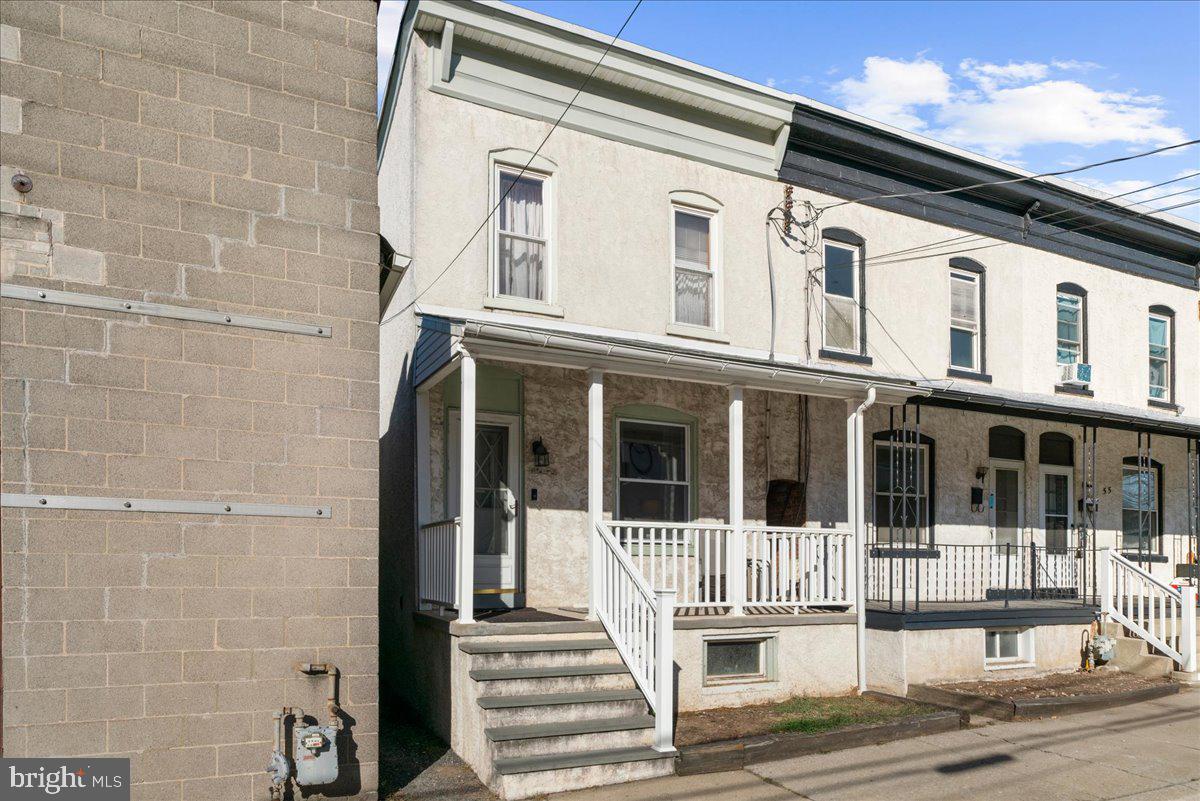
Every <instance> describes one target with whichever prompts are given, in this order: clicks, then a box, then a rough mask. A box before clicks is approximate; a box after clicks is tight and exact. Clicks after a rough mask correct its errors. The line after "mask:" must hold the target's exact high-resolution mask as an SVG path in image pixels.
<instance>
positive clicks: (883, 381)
mask: <svg viewBox="0 0 1200 801" xmlns="http://www.w3.org/2000/svg"><path fill="white" fill-rule="evenodd" d="M417 314H418V316H419V318H420V320H421V325H422V327H428V328H430V329H437V330H443V331H444V330H446V329H447V327H448V330H449V333H450V335H451V340H452V342H453V348H454V349H455V351H456V352H461V351H462V350H466V351H467V352H469V353H470V354H471V355H472V356H474V357H477V358H483V359H493V360H497V361H509V362H520V363H522V364H540V365H545V366H549V367H560V368H564V369H574V370H588V369H600V370H603V371H605V372H610V373H618V374H622V375H635V376H642V377H646V378H662V379H671V380H677V381H689V382H693V383H702V384H717V385H723V386H733V385H737V386H743V387H747V388H749V389H761V390H766V391H773V392H794V393H797V394H803V395H812V396H817V397H828V398H841V399H857V398H862V397H864V396H865V395H866V393H867V391H868V390H870V389H874V390H875V392H876V402H877V403H881V404H885V405H894V404H900V403H904V402H905V401H906V400H909V399H911V398H913V397H914V396H915V397H924V396H926V395H928V394H929V393H930V391H931V390H930V389H929V388H928V387H922V386H919V385H918V384H917V383H916V382H914V381H910V380H907V379H904V378H894V377H889V376H879V375H872V374H869V373H859V372H853V371H850V370H846V371H840V370H832V369H823V368H814V367H809V366H805V365H802V364H799V363H797V362H792V361H785V360H783V359H782V358H777V359H775V360H772V359H771V358H770V355H769V354H767V353H765V352H760V351H749V350H745V349H739V348H732V347H728V346H719V345H708V344H707V343H703V344H702V343H697V344H696V345H691V344H686V345H685V344H682V343H679V342H673V341H670V340H669V339H668V338H667V337H638V338H636V339H635V338H632V337H630V336H629V334H628V333H627V332H620V331H614V330H610V329H601V328H591V327H585V326H579V325H573V324H569V323H558V324H549V323H543V322H541V321H531V320H528V319H516V318H506V316H505V315H499V314H494V313H490V312H469V311H465V310H459V309H448V308H442V307H429V306H424V307H419V308H418V309H417ZM441 374H442V373H441V372H439V373H436V374H431V378H432V377H433V376H434V375H437V376H440V375H441ZM431 378H427V379H426V380H427V381H428V380H431Z"/></svg>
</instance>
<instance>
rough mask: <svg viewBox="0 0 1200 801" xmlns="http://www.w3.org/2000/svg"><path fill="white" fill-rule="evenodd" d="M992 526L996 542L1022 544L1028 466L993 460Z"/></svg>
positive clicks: (997, 543) (1000, 543)
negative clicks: (1026, 467) (1026, 470)
mask: <svg viewBox="0 0 1200 801" xmlns="http://www.w3.org/2000/svg"><path fill="white" fill-rule="evenodd" d="M990 472H991V488H990V493H991V510H990V518H991V527H992V543H993V544H995V545H1020V544H1021V530H1022V529H1023V528H1024V526H1025V465H1024V463H1022V462H1009V461H1002V460H999V459H993V460H992V469H991V471H990Z"/></svg>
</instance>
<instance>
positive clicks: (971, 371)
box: [949, 257, 989, 380]
mask: <svg viewBox="0 0 1200 801" xmlns="http://www.w3.org/2000/svg"><path fill="white" fill-rule="evenodd" d="M986 277H987V275H986V272H985V270H984V268H983V265H982V264H980V263H979V262H977V261H975V260H974V259H964V258H961V257H955V258H953V259H950V368H949V374H950V375H952V376H958V377H961V378H971V379H974V380H989V379H988V376H987V293H986V284H985V279H986Z"/></svg>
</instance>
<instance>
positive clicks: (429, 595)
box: [417, 517, 462, 608]
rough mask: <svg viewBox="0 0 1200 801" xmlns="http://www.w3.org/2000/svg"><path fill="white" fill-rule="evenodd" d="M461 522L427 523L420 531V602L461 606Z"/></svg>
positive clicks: (418, 553)
mask: <svg viewBox="0 0 1200 801" xmlns="http://www.w3.org/2000/svg"><path fill="white" fill-rule="evenodd" d="M461 539H462V520H461V518H458V517H452V518H450V519H448V520H439V521H437V522H436V523H426V524H425V525H423V526H421V529H420V531H418V532H417V593H418V596H419V600H420V601H421V603H428V604H436V605H438V606H443V607H447V608H449V607H453V606H455V605H456V604H457V603H458V595H457V594H456V593H457V590H458V581H457V575H458V543H459V540H461Z"/></svg>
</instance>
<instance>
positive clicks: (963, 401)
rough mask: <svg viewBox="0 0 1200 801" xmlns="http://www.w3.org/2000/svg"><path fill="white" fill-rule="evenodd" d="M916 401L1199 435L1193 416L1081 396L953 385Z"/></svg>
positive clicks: (1199, 422) (1122, 428) (1175, 434)
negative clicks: (1070, 398)
mask: <svg viewBox="0 0 1200 801" xmlns="http://www.w3.org/2000/svg"><path fill="white" fill-rule="evenodd" d="M920 403H921V405H923V406H942V407H947V408H952V409H964V410H967V411H974V412H984V413H988V414H1000V415H1007V416H1010V417H1025V418H1029V419H1033V420H1050V421H1054V422H1058V423H1068V424H1074V425H1080V426H1095V427H1097V428H1109V429H1116V430H1120V431H1139V432H1142V433H1150V434H1165V435H1168V436H1173V437H1200V420H1197V419H1196V418H1194V417H1184V416H1182V415H1165V414H1155V413H1150V412H1138V411H1137V410H1134V409H1130V408H1128V407H1123V406H1117V405H1115V404H1109V403H1096V402H1090V401H1086V400H1082V399H1081V400H1080V401H1078V402H1075V401H1072V402H1064V401H1058V400H1052V399H1048V398H1041V397H1038V396H1035V395H1029V394H1016V393H1012V394H997V393H995V392H991V393H987V394H984V393H980V392H971V391H970V390H964V389H958V388H954V387H946V388H942V387H935V388H934V389H933V392H932V394H930V395H929V396H928V397H926V398H923V399H921V401H920Z"/></svg>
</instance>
